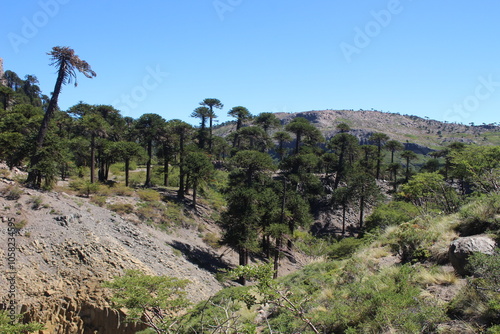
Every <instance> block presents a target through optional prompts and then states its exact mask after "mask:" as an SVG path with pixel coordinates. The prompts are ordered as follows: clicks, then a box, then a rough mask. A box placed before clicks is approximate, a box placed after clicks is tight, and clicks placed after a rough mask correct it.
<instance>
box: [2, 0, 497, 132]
mask: <svg viewBox="0 0 500 334" xmlns="http://www.w3.org/2000/svg"><path fill="white" fill-rule="evenodd" d="M2 2H3V3H2V9H3V10H2V11H3V12H4V13H5V12H8V15H5V14H4V15H2V20H1V21H0V31H1V33H0V35H1V36H0V57H2V58H4V67H5V69H10V70H12V71H14V72H16V73H17V74H18V75H19V76H21V77H24V75H26V74H34V75H36V76H37V77H38V79H39V81H40V86H41V88H42V90H43V92H44V93H45V94H49V93H50V92H51V91H52V90H53V85H54V82H55V79H56V74H55V71H56V69H55V68H53V67H51V66H49V62H50V59H49V57H48V56H47V55H46V53H47V52H49V51H50V50H51V49H52V47H53V46H69V47H71V48H73V49H74V50H75V52H76V53H77V54H78V55H79V56H80V57H81V58H82V59H84V60H86V61H87V62H88V63H89V64H90V65H91V66H92V69H93V70H94V71H95V72H97V77H96V78H94V79H87V78H85V77H84V76H83V75H79V76H78V87H76V88H75V87H74V86H72V85H71V86H69V85H68V86H65V87H64V89H63V91H62V93H61V95H60V100H59V104H60V107H61V108H62V109H67V108H68V107H70V106H72V105H74V104H77V103H78V102H79V101H84V102H85V103H89V104H111V105H113V106H115V107H116V108H117V109H120V110H121V111H122V114H123V115H124V116H131V117H134V118H137V117H139V116H140V115H142V114H144V113H157V114H160V115H162V116H163V117H164V118H165V119H167V120H169V119H174V118H179V119H182V120H185V121H188V122H190V123H193V124H195V123H196V120H195V119H193V118H191V117H190V114H191V112H192V111H193V110H194V109H195V108H196V107H197V106H198V103H199V102H200V101H201V100H203V99H204V98H207V97H215V98H218V99H220V100H221V101H222V103H223V104H224V109H223V110H222V111H217V113H218V116H219V120H220V121H226V120H229V119H230V118H229V117H228V116H227V111H229V110H230V109H231V108H232V107H234V106H238V105H242V106H245V107H247V108H248V109H249V110H250V112H251V113H252V114H254V115H257V114H259V113H261V112H300V111H308V110H321V109H354V110H357V109H372V108H373V109H376V110H381V111H386V112H397V113H400V114H410V115H417V116H421V117H429V118H431V119H437V120H440V121H448V122H459V123H464V124H468V123H471V122H474V123H475V124H481V123H487V124H489V123H494V122H499V121H500V120H499V117H498V111H499V110H500V43H499V32H500V20H498V13H500V2H498V0H482V1H477V2H473V1H465V0H453V1H452V0H440V1H435V0H381V1H379V0H369V1H347V0H312V1H296V0H252V1H250V0H182V1H178V0H176V1H174V0H161V1H160V0H142V1H124V0H122V1H118V0H86V1H81V0H23V1H7V0H4V1H2Z"/></svg>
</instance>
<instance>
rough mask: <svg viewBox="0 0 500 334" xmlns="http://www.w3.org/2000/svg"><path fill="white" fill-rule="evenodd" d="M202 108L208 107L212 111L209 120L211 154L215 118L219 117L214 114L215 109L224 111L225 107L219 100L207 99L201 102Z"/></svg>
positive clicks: (209, 147)
mask: <svg viewBox="0 0 500 334" xmlns="http://www.w3.org/2000/svg"><path fill="white" fill-rule="evenodd" d="M200 105H201V106H204V107H208V108H209V109H210V112H209V113H208V116H207V117H208V119H209V134H208V151H209V153H212V150H213V145H214V143H213V134H212V130H213V121H214V118H217V115H216V114H215V112H214V108H216V109H222V108H224V105H223V104H222V103H221V102H220V100H219V99H214V98H207V99H204V100H203V101H201V102H200Z"/></svg>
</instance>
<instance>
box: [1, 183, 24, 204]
mask: <svg viewBox="0 0 500 334" xmlns="http://www.w3.org/2000/svg"><path fill="white" fill-rule="evenodd" d="M22 194H23V190H22V189H21V188H19V187H18V186H16V185H10V186H8V187H7V188H4V189H3V190H2V195H4V197H5V198H6V199H8V200H11V201H15V200H18V199H19V198H21V195H22Z"/></svg>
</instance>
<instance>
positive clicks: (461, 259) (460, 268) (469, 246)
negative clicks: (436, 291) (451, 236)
mask: <svg viewBox="0 0 500 334" xmlns="http://www.w3.org/2000/svg"><path fill="white" fill-rule="evenodd" d="M495 247H496V242H495V240H493V239H492V238H490V237H489V236H486V235H476V236H470V237H464V238H458V239H456V240H454V241H453V242H452V243H451V245H450V248H449V251H448V256H449V259H450V262H451V264H452V265H453V268H454V269H455V272H456V273H457V274H459V275H462V276H465V275H471V274H472V273H471V272H470V271H469V270H467V264H468V261H467V258H468V257H469V256H470V255H472V254H474V253H484V254H493V253H494V251H495Z"/></svg>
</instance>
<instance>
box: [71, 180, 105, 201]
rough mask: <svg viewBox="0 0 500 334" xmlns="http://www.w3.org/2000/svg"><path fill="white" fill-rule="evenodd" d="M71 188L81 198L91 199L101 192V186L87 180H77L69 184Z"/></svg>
mask: <svg viewBox="0 0 500 334" xmlns="http://www.w3.org/2000/svg"><path fill="white" fill-rule="evenodd" d="M69 187H70V188H71V189H73V190H76V191H77V192H78V194H79V195H80V196H86V197H90V194H95V193H97V192H98V191H99V188H100V185H99V184H98V183H92V182H90V181H87V180H83V179H77V180H74V181H71V182H70V183H69Z"/></svg>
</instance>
